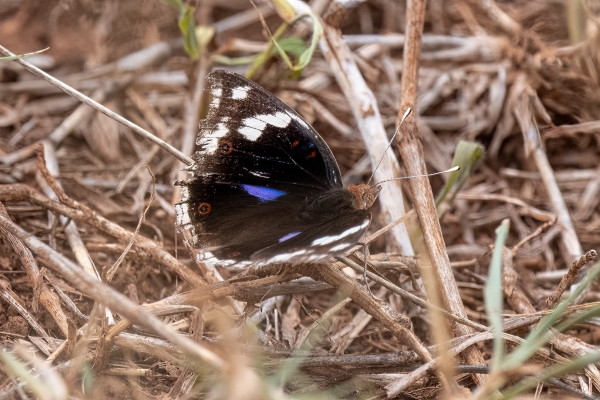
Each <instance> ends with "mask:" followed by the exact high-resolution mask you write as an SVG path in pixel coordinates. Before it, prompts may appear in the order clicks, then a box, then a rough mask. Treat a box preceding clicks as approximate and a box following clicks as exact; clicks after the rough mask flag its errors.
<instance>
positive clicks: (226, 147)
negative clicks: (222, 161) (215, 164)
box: [221, 140, 233, 155]
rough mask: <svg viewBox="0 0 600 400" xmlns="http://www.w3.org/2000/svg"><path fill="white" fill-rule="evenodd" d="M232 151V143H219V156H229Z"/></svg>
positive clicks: (226, 141) (224, 141) (227, 141)
mask: <svg viewBox="0 0 600 400" xmlns="http://www.w3.org/2000/svg"><path fill="white" fill-rule="evenodd" d="M232 151H233V143H231V142H230V141H229V140H223V142H221V154H225V155H227V154H231V152H232Z"/></svg>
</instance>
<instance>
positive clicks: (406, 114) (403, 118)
mask: <svg viewBox="0 0 600 400" xmlns="http://www.w3.org/2000/svg"><path fill="white" fill-rule="evenodd" d="M411 111H412V109H411V108H410V107H409V108H407V109H406V112H405V113H404V115H403V116H402V119H401V120H400V123H399V124H398V127H397V128H396V132H394V136H392V139H391V140H390V142H389V143H388V145H387V147H386V148H385V151H384V152H383V155H382V156H381V158H380V159H379V162H378V163H377V166H376V167H375V169H374V170H373V173H372V174H371V177H370V178H369V180H368V181H367V185H368V184H369V182H371V179H373V177H374V176H375V171H377V168H379V166H380V165H381V162H382V161H383V157H384V156H385V153H387V151H388V149H389V148H390V146H391V145H392V143H394V139H395V138H396V135H397V134H398V131H399V130H400V127H401V126H402V123H403V122H404V120H405V119H406V117H408V114H410V112H411Z"/></svg>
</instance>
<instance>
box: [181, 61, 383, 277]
mask: <svg viewBox="0 0 600 400" xmlns="http://www.w3.org/2000/svg"><path fill="white" fill-rule="evenodd" d="M207 81H208V83H209V85H208V89H207V90H208V91H209V92H210V93H211V94H212V96H213V100H212V102H211V103H210V106H209V110H208V115H207V117H206V118H205V119H204V120H202V121H201V122H200V132H199V134H198V137H197V140H196V144H197V145H198V146H199V150H198V151H197V152H196V153H195V154H194V156H193V159H194V164H193V165H192V166H191V167H188V171H189V172H191V173H192V175H193V176H192V178H191V179H189V180H186V181H179V182H177V183H176V184H178V185H180V186H181V188H182V199H181V201H180V203H178V204H176V205H175V209H176V212H177V225H178V227H179V230H180V231H181V232H182V233H183V236H184V240H185V242H186V244H187V245H188V246H191V247H193V248H195V249H197V250H198V254H200V256H199V257H200V261H203V262H205V263H208V264H210V265H223V266H236V267H243V266H246V265H249V264H251V263H256V264H259V265H261V264H269V263H283V262H286V263H288V262H289V263H300V262H324V261H326V260H327V259H328V258H329V257H330V256H332V255H336V254H341V253H343V252H345V251H348V250H349V249H350V248H351V247H352V246H354V245H356V244H357V243H358V242H359V241H360V239H361V238H362V236H363V234H364V233H365V231H366V230H367V228H368V226H369V224H370V221H371V213H370V212H369V211H367V208H369V207H371V205H372V204H373V203H374V201H375V199H376V198H377V195H378V194H379V191H380V190H381V189H380V187H379V186H369V185H364V184H363V185H350V186H349V187H348V188H347V189H346V188H344V187H343V184H342V177H341V174H340V169H339V167H338V164H337V162H336V160H335V158H334V156H333V153H332V152H331V150H330V149H329V147H328V146H327V144H326V143H325V141H324V140H323V138H321V136H319V134H318V133H317V132H316V131H315V130H314V129H313V128H312V127H311V126H310V125H309V124H308V123H307V122H306V121H305V120H304V119H303V118H302V117H301V116H300V115H298V114H297V113H296V112H295V111H294V110H293V109H291V108H290V107H289V106H288V105H286V104H285V103H284V102H283V101H281V100H279V99H278V98H277V97H276V96H275V95H273V94H271V93H270V92H268V91H267V90H265V89H263V88H262V87H261V86H260V85H258V84H256V83H254V82H253V81H251V80H249V79H247V78H245V77H243V76H240V75H238V74H235V73H232V72H227V71H224V70H216V71H214V72H212V73H210V74H209V75H208V76H207Z"/></svg>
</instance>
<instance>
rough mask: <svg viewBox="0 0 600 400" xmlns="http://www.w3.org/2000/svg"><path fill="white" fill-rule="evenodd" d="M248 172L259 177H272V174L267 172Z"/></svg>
mask: <svg viewBox="0 0 600 400" xmlns="http://www.w3.org/2000/svg"><path fill="white" fill-rule="evenodd" d="M248 172H250V173H251V174H252V175H254V176H258V177H259V178H268V177H270V175H269V174H267V173H265V172H258V171H248Z"/></svg>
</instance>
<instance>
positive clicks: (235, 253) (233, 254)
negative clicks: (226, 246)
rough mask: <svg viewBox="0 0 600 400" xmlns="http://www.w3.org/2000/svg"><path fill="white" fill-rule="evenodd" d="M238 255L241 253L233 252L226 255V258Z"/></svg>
mask: <svg viewBox="0 0 600 400" xmlns="http://www.w3.org/2000/svg"><path fill="white" fill-rule="evenodd" d="M240 254H242V253H240V252H239V251H234V252H233V253H229V254H227V257H237V256H239V255H240Z"/></svg>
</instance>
